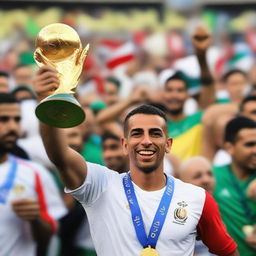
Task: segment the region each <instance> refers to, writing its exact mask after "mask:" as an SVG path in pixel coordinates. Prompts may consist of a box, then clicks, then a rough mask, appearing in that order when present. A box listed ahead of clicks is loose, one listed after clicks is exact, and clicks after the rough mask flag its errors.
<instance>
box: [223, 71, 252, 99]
mask: <svg viewBox="0 0 256 256" xmlns="http://www.w3.org/2000/svg"><path fill="white" fill-rule="evenodd" d="M222 82H223V88H224V90H225V92H226V93H227V98H226V99H220V102H223V100H224V102H225V101H226V102H233V103H235V104H240V103H241V101H242V99H243V97H244V96H246V95H247V94H248V93H249V92H250V86H249V81H248V77H247V74H246V73H245V72H244V71H242V70H240V69H231V70H229V71H228V72H227V73H225V74H224V75H223V77H222Z"/></svg>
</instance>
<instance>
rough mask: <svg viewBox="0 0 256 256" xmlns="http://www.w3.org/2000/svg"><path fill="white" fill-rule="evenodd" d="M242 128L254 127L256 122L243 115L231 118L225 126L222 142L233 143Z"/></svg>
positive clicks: (255, 127)
mask: <svg viewBox="0 0 256 256" xmlns="http://www.w3.org/2000/svg"><path fill="white" fill-rule="evenodd" d="M242 129H256V122H254V121H253V120H252V119H249V118H247V117H244V116H237V117H235V118H233V119H231V120H230V121H229V122H228V123H227V125H226V128H225V133H224V142H230V143H232V144H234V143H235V142H236V140H237V134H238V133H239V131H240V130H242Z"/></svg>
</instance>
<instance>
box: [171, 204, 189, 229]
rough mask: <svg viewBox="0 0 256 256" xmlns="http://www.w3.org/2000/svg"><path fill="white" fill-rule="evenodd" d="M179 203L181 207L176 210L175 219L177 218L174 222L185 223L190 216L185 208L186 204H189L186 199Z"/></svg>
mask: <svg viewBox="0 0 256 256" xmlns="http://www.w3.org/2000/svg"><path fill="white" fill-rule="evenodd" d="M177 204H178V206H179V207H178V208H176V209H175V210H174V219H175V221H174V223H177V224H182V225H184V223H185V222H186V220H187V218H188V213H187V210H186V208H185V207H186V206H188V204H187V203H186V202H184V201H182V202H179V203H177Z"/></svg>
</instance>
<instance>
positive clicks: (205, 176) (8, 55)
mask: <svg viewBox="0 0 256 256" xmlns="http://www.w3.org/2000/svg"><path fill="white" fill-rule="evenodd" d="M27 11H28V12H27V13H28V14H27V16H24V13H23V12H19V11H16V15H17V19H16V20H15V18H14V20H12V21H11V22H10V23H9V25H8V29H7V27H6V30H5V31H2V33H0V36H1V41H0V93H10V94H12V95H13V96H14V97H15V98H16V99H17V101H18V102H19V103H20V107H21V121H20V131H19V139H18V140H17V147H18V149H19V150H17V149H16V150H15V152H14V154H17V155H18V156H19V157H25V158H27V159H30V160H31V161H33V162H35V163H37V164H39V165H40V166H42V168H43V169H44V171H45V169H47V170H48V172H49V173H50V174H51V175H52V178H54V180H55V183H56V187H58V188H59V195H60V196H61V198H62V201H63V203H64V204H65V207H66V209H67V213H66V215H65V216H64V217H63V216H62V215H64V212H65V210H64V206H63V205H62V204H61V203H60V202H59V204H60V205H59V207H60V209H61V214H58V216H57V217H56V219H58V222H59V225H58V226H59V228H58V231H56V233H55V235H53V236H52V238H51V241H50V242H49V245H48V249H47V251H48V252H47V254H48V255H49V256H53V255H54V256H56V255H61V256H62V255H63V256H65V255H69V256H70V255H72V256H73V255H74V256H75V255H84V256H86V255H96V253H95V251H94V247H93V242H92V240H91V237H90V231H89V226H88V222H87V220H86V215H85V212H84V210H83V209H82V207H81V206H80V205H79V204H78V203H77V202H76V201H75V200H74V199H73V198H72V197H71V196H70V195H67V194H65V193H64V187H63V185H62V182H61V180H60V178H59V176H58V173H57V172H56V168H55V166H54V165H53V164H52V163H51V162H50V160H49V159H48V157H47V155H46V152H45V149H44V146H43V143H42V140H41V137H40V132H39V123H38V120H37V118H36V116H35V108H36V106H37V104H38V102H37V97H36V94H35V92H34V90H33V78H34V75H35V72H36V70H37V66H36V63H35V61H34V59H33V52H34V40H35V36H36V33H37V32H38V31H39V29H40V26H41V25H46V24H47V23H49V22H50V23H51V22H63V23H65V24H68V25H71V26H73V27H74V28H75V29H76V30H77V31H78V33H79V34H80V37H81V39H82V42H83V44H85V43H90V50H89V53H88V56H87V58H86V59H85V63H84V67H83V72H82V75H81V78H80V81H79V84H78V86H77V88H76V94H75V96H76V97H77V99H78V100H79V102H80V104H81V106H82V108H83V110H84V111H85V113H86V119H85V121H84V122H83V123H82V124H81V125H79V126H78V127H73V128H68V129H66V130H65V133H66V136H67V140H68V143H69V145H70V146H71V147H72V148H73V149H75V150H76V151H77V152H79V153H81V155H82V156H83V157H84V158H85V159H86V160H87V161H89V162H93V163H98V164H101V165H105V166H107V167H109V168H111V169H113V170H115V171H117V172H127V171H128V170H129V166H128V161H127V158H126V157H125V156H124V155H123V154H122V148H121V144H120V139H121V138H122V136H123V121H124V118H125V116H126V114H127V112H128V111H130V110H131V109H133V108H135V107H136V106H138V105H140V104H144V103H147V104H152V105H154V106H157V107H159V108H160V109H162V110H163V111H164V112H165V113H166V114H167V116H168V133H169V136H170V137H172V138H174V142H173V145H172V149H171V152H170V154H166V157H165V162H164V166H165V167H164V169H165V172H166V173H167V174H170V175H173V176H175V177H177V178H180V179H182V180H184V181H185V182H189V183H192V184H195V185H197V186H201V187H203V188H204V189H206V190H207V191H208V192H210V193H211V194H213V196H214V197H215V199H216V201H217V203H218V204H219V208H220V211H221V215H222V217H223V221H224V223H225V225H226V227H227V230H228V232H229V234H230V235H231V236H232V237H233V239H234V240H235V241H236V243H237V244H238V250H239V251H240V254H241V255H242V256H253V255H256V211H255V209H256V201H255V198H256V160H255V156H256V155H255V154H256V136H255V132H256V125H255V124H254V122H255V121H256V117H255V114H256V94H255V93H256V91H255V88H256V75H255V70H256V69H255V68H256V65H255V54H256V47H255V42H256V41H255V38H256V32H255V30H254V28H253V24H252V23H250V24H249V25H248V24H247V25H248V26H247V27H246V25H244V27H242V25H241V24H242V23H243V22H242V21H244V22H245V17H247V18H248V17H249V16H250V17H254V14H253V13H251V14H250V15H248V14H247V16H246V15H245V14H243V15H244V16H242V15H241V17H240V23H239V20H238V18H237V19H234V20H233V21H232V22H230V23H229V24H231V25H230V26H231V27H232V26H233V28H234V27H236V28H240V30H239V31H235V33H234V31H232V33H224V32H227V31H224V28H222V30H221V31H220V32H218V31H216V27H215V29H214V28H213V24H211V26H212V27H207V26H206V25H209V22H208V24H206V25H205V23H203V22H205V21H206V20H205V19H201V20H200V19H199V18H194V17H191V18H190V19H189V20H187V19H185V18H184V17H182V16H180V15H178V14H174V13H172V12H169V14H170V17H169V18H168V19H167V20H166V22H165V23H164V26H163V25H161V23H160V22H159V21H158V19H157V17H156V16H157V15H156V13H155V12H153V11H145V14H144V16H143V14H142V16H143V17H144V19H143V17H139V14H141V13H143V12H142V11H141V12H136V11H134V13H133V15H131V14H130V15H131V16H129V15H124V14H122V15H123V16H122V15H121V14H120V15H119V16H118V17H119V21H120V23H118V22H116V21H117V20H118V17H117V16H113V17H112V19H111V17H110V16H111V14H112V12H111V13H108V14H107V13H104V15H103V14H102V13H101V14H98V15H99V18H98V20H97V17H96V14H95V16H94V17H93V16H91V17H90V16H89V15H85V14H84V13H82V12H81V11H73V12H65V13H62V12H60V10H56V9H49V10H46V11H44V12H41V16H40V18H39V16H38V17H36V14H38V13H37V12H38V11H35V10H34V9H29V10H27ZM47 12H48V14H49V15H50V16H49V17H50V18H49V20H45V19H43V18H42V17H44V18H45V16H46V14H45V13H47ZM14 13H15V12H14ZM167 13H168V12H167ZM7 14H8V15H13V14H12V13H11V12H9V13H4V12H3V13H2V14H1V15H7ZM116 15H117V14H116ZM31 17H34V19H31ZM103 17H105V19H106V23H104V18H103ZM106 17H107V18H106ZM242 17H243V18H244V20H242V21H241V19H242ZM132 18H134V20H132ZM172 18H173V25H172ZM175 18H176V20H175ZM99 20H100V24H99ZM248 20H249V18H248ZM39 21H40V22H41V23H39ZM121 21H122V22H121ZM188 21H189V22H188ZM19 22H20V24H19ZM111 22H112V23H111ZM136 22H137V23H136ZM127 23H129V24H127ZM188 23H190V24H188ZM218 23H220V24H221V21H220V19H218ZM10 24H12V25H13V26H12V27H11V26H10ZM111 24H114V25H113V26H111ZM168 24H169V25H170V24H171V25H170V26H168ZM223 24H224V23H223ZM86 25H87V27H86ZM136 25H138V26H136ZM101 26H102V27H101ZM219 26H220V25H219ZM239 26H240V27H239ZM163 27H165V29H163ZM241 27H242V28H241ZM100 28H102V30H101V29H100ZM110 28H111V29H110ZM114 28H115V29H114ZM242 30H243V31H242ZM253 38H254V41H253ZM3 102H5V101H4V100H3ZM0 104H1V102H0ZM142 121H143V120H142ZM2 122H3V120H2V113H1V107H0V131H1V126H2ZM0 140H1V137H0ZM0 144H1V143H0ZM21 151H22V152H21ZM1 152H2V151H1ZM0 154H1V153H0ZM1 165H2V163H1ZM1 168H4V167H1ZM40 168H41V167H39V169H40ZM44 171H42V172H44ZM48 178H49V177H48V176H47V179H48ZM0 180H1V181H2V180H4V178H2V176H1V175H0ZM16 189H17V188H16ZM45 189H46V190H47V189H49V188H47V187H46V188H45ZM50 189H52V188H50ZM52 190H54V189H52ZM55 193H57V192H55ZM46 195H47V193H46ZM47 196H49V198H50V197H51V195H47ZM47 200H48V199H47ZM56 200H57V201H58V200H59V199H58V198H57V199H56ZM1 204H3V203H1V202H0V209H1V207H2V205H1ZM49 204H51V202H50V201H49ZM56 211H57V210H56ZM57 212H58V211H57ZM1 216H2V215H0V223H3V221H4V220H2V217H1ZM60 217H62V218H60ZM24 221H27V220H24ZM21 228H22V227H21ZM1 239H2V238H1V236H0V240H1ZM0 244H1V245H2V244H3V242H2V241H0ZM202 247H203V245H202V244H197V250H196V252H195V253H196V254H195V255H198V256H200V255H201V256H202V255H210V254H209V252H208V251H207V248H203V249H202ZM39 249H40V248H39ZM42 251H43V252H44V250H42ZM42 251H41V252H40V250H38V255H43V254H42ZM40 253H41V254H40ZM0 255H9V254H1V249H0ZM27 255H29V254H27Z"/></svg>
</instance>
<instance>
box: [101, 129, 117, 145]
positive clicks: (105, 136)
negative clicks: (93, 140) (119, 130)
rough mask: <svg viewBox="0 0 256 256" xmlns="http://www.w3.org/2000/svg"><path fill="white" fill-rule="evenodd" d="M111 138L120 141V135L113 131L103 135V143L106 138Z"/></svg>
mask: <svg viewBox="0 0 256 256" xmlns="http://www.w3.org/2000/svg"><path fill="white" fill-rule="evenodd" d="M109 139H112V140H116V141H120V137H118V136H117V135H115V134H113V133H111V132H104V133H103V135H102V136H101V140H102V143H104V142H105V141H106V140H109Z"/></svg>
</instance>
